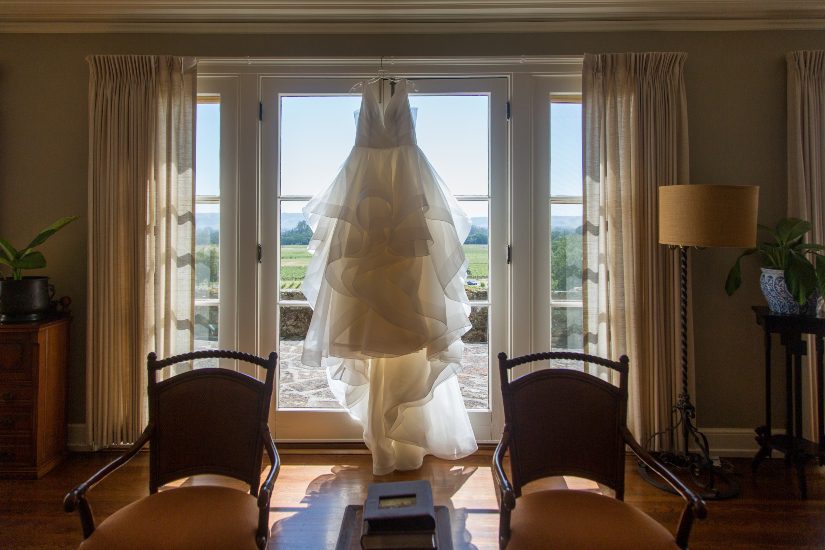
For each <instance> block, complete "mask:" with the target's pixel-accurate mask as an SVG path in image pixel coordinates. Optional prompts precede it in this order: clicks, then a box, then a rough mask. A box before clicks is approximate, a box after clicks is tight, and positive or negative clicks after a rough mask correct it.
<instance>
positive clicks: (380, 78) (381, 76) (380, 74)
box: [349, 56, 402, 104]
mask: <svg viewBox="0 0 825 550" xmlns="http://www.w3.org/2000/svg"><path fill="white" fill-rule="evenodd" d="M401 80H402V79H401V78H398V77H395V76H390V75H388V74H387V71H386V69H384V56H381V57H380V58H379V60H378V71H377V74H376V75H375V76H374V77H372V78H370V79H369V80H363V81H361V82H356V83H355V85H354V86H353V87H352V88H350V90H349V91H350V92H354V91H357V90H362V89H363V88H364V86H369V85H370V84H375V83H376V82H380V83H381V85H380V86H379V87H378V103H379V104H381V103H384V83H385V82H389V84H390V97H392V96H393V95H395V86H396V84H398V83H399V82H401Z"/></svg>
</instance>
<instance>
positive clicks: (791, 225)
mask: <svg viewBox="0 0 825 550" xmlns="http://www.w3.org/2000/svg"><path fill="white" fill-rule="evenodd" d="M810 230H811V224H810V222H806V221H805V220H800V219H799V218H784V219H781V220H779V223H778V224H776V236H777V240H778V241H779V242H780V243H782V244H786V245H787V244H790V243H792V242H794V241H796V240H801V239H802V237H803V236H804V235H805V233H807V232H808V231H810Z"/></svg>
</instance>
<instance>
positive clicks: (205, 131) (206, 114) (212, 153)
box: [195, 96, 221, 196]
mask: <svg viewBox="0 0 825 550" xmlns="http://www.w3.org/2000/svg"><path fill="white" fill-rule="evenodd" d="M204 101H206V102H204ZM195 126H196V130H195V131H196V136H195V178H196V181H195V194H196V195H213V196H217V195H220V193H221V185H220V181H221V179H220V175H221V104H220V97H218V96H208V97H199V98H198V112H197V122H196V125H195Z"/></svg>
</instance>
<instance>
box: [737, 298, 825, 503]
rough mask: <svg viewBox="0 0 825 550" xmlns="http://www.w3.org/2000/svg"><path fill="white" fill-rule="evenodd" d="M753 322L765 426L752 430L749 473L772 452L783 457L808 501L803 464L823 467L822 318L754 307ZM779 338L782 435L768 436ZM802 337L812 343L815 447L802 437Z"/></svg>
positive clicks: (804, 346)
mask: <svg viewBox="0 0 825 550" xmlns="http://www.w3.org/2000/svg"><path fill="white" fill-rule="evenodd" d="M753 311H754V313H755V314H756V322H757V323H758V324H759V325H760V326H761V327H762V329H763V330H764V332H765V425H764V426H760V427H758V428H756V442H757V443H759V451H758V452H757V453H756V456H755V457H754V459H753V464H752V466H753V469H754V471H756V469H757V468H758V467H759V464H760V463H761V462H762V460H764V459H765V457H767V456H770V454H771V451H772V450H777V451H779V452H781V453H784V454H785V460H786V462H787V463H788V465H789V466H794V467H795V468H796V472H797V477H798V480H799V492H800V495H801V497H802V498H807V497H808V488H807V485H806V482H805V464H806V463H807V462H808V460H810V459H812V458H815V459H817V460H818V462H819V465H820V466H822V465H823V464H825V422H823V409H822V404H823V400H824V399H823V397H824V394H825V384H824V383H823V349H825V348H823V337H825V318H823V317H815V316H808V315H783V314H780V313H772V312H771V311H770V310H769V309H768V308H767V307H764V306H754V307H753ZM772 334H779V335H780V342H781V343H782V345H783V346H784V347H785V407H786V408H785V410H786V420H785V433H784V434H773V433H772V432H771V335H772ZM803 334H813V335H814V339H815V342H816V388H817V390H816V393H817V417H818V420H819V433H818V434H817V436H818V440H819V441H818V443H814V442H813V441H810V440H808V439H805V438H803V437H802V357H803V356H805V355H807V352H808V350H807V344H806V342H805V340H804V339H803V338H802V335H803Z"/></svg>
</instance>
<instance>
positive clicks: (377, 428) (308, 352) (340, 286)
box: [302, 145, 476, 473]
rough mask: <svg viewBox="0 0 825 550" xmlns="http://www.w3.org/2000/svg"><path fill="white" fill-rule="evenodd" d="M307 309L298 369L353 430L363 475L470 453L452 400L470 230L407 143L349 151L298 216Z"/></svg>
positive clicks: (467, 433) (466, 425)
mask: <svg viewBox="0 0 825 550" xmlns="http://www.w3.org/2000/svg"><path fill="white" fill-rule="evenodd" d="M304 215H305V216H306V218H307V220H308V222H309V224H310V226H311V227H312V229H313V238H312V241H311V243H310V251H311V252H312V253H313V257H312V260H311V261H310V265H309V267H308V270H307V275H306V277H305V279H304V283H303V286H302V290H303V292H304V295H305V296H306V297H307V299H308V301H309V303H310V305H311V306H312V307H313V316H312V321H311V323H310V328H309V331H308V333H307V337H306V341H305V344H304V352H303V357H302V362H303V363H304V364H306V365H310V366H319V367H320V366H325V367H327V372H328V377H329V380H330V387H331V389H332V390H333V393H334V394H335V395H336V397H337V398H338V400H339V401H340V402H341V404H342V405H343V406H344V407H346V408H347V409H348V410H349V412H350V414H351V415H352V416H353V417H355V418H357V419H358V420H359V421H361V423H362V424H363V425H364V439H365V441H366V443H367V445H368V446H369V447H370V449H371V450H372V451H373V457H374V462H373V469H374V471H375V472H376V473H387V472H389V471H392V470H393V469H410V468H416V467H418V466H420V465H421V460H422V459H423V456H424V454H434V455H436V456H439V457H442V458H459V457H461V456H466V455H467V454H470V453H472V452H473V451H475V449H476V444H475V438H474V436H473V431H472V427H471V426H470V422H469V418H468V416H467V412H466V410H465V409H464V404H463V400H462V397H461V393H460V390H459V386H458V382H457V379H456V376H455V375H456V373H457V372H458V370H459V369H460V368H461V355H462V351H463V344H462V342H461V336H462V335H463V334H464V333H465V332H467V330H469V328H470V321H469V313H470V305H469V301H468V299H467V294H466V292H465V290H464V277H465V274H466V269H467V263H466V259H465V256H464V252H463V248H462V242H463V241H464V239H465V238H466V236H467V234H468V232H469V229H470V220H469V218H468V217H467V215H466V214H465V213H464V212H463V211H462V210H461V208H460V206H459V205H458V202H457V201H456V200H455V199H454V198H453V197H452V195H451V194H450V193H449V191H448V190H447V189H446V187H445V186H444V184H443V182H441V180H440V178H439V177H438V175H437V174H436V173H435V170H433V168H432V166H431V165H430V164H429V162H428V161H427V159H426V157H425V156H424V155H423V153H422V152H421V151H420V149H418V147H416V146H415V145H405V146H399V147H393V148H386V149H378V148H366V147H354V148H353V150H352V153H351V154H350V156H349V158H348V159H347V161H346V162H345V163H344V165H343V167H342V169H341V171H340V173H339V174H338V176H337V177H336V178H335V180H334V181H333V183H332V185H330V187H329V188H328V189H327V190H326V191H324V192H323V193H321V194H319V195H317V196H316V197H315V198H313V199H312V200H311V201H310V202H309V203H308V204H307V206H306V207H305V208H304Z"/></svg>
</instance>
